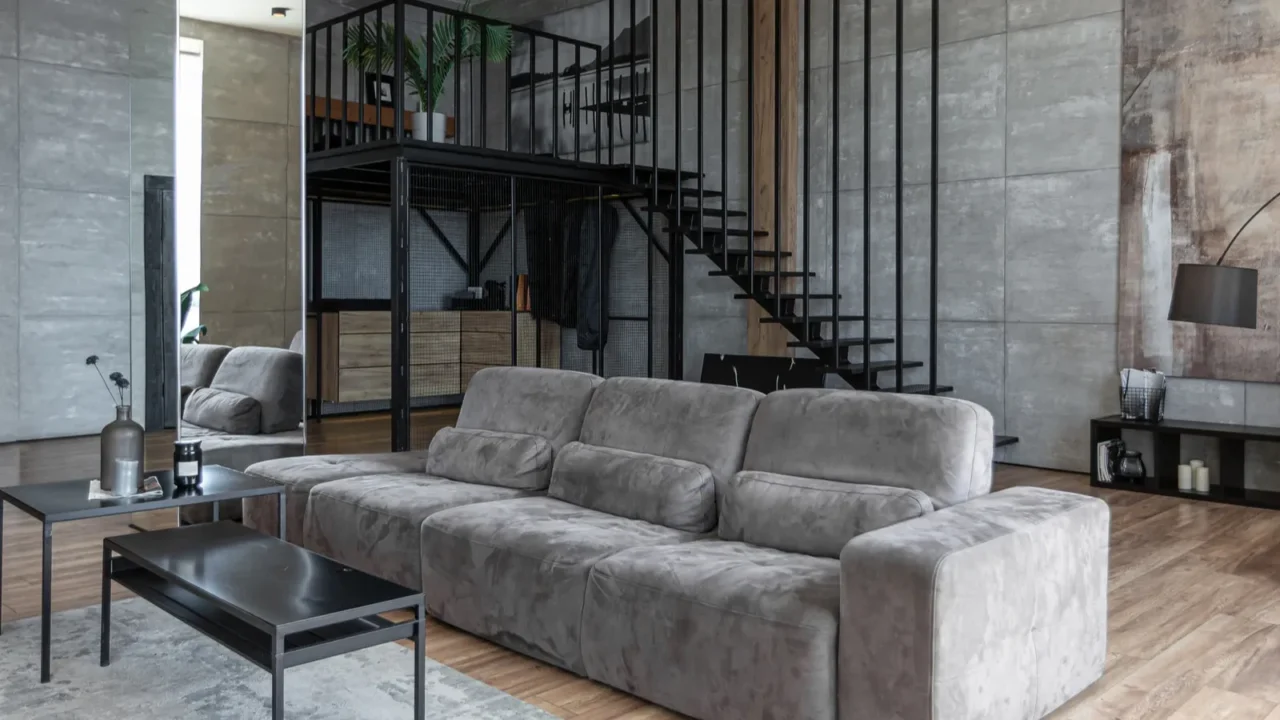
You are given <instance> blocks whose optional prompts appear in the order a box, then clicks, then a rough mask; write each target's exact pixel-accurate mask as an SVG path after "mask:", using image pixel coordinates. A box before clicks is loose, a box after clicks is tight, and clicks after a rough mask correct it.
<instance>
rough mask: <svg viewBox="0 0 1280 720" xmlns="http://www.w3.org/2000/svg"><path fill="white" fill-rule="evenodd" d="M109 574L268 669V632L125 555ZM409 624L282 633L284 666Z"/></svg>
mask: <svg viewBox="0 0 1280 720" xmlns="http://www.w3.org/2000/svg"><path fill="white" fill-rule="evenodd" d="M112 562H113V565H114V568H113V569H112V572H111V579H112V581H114V582H117V583H119V584H120V585H121V586H123V587H125V588H128V589H129V590H130V591H132V592H133V593H134V594H136V595H137V596H138V597H140V598H142V599H144V600H146V601H148V602H150V603H151V604H152V605H155V606H156V607H158V608H160V609H161V610H164V611H165V612H167V613H169V614H170V615H172V616H174V617H175V618H177V619H178V620H181V621H182V622H184V623H186V624H187V625H189V626H191V627H192V628H194V629H196V630H199V631H200V632H201V633H203V634H204V635H206V636H207V637H209V638H210V639H212V640H214V641H216V642H218V643H219V644H221V645H222V646H223V647H225V648H227V649H228V650H230V651H232V652H234V653H235V654H237V655H239V656H240V657H242V658H244V659H245V660H248V661H249V662H251V663H253V664H254V665H257V666H258V667H259V668H262V669H263V670H266V671H267V672H271V669H272V668H271V652H272V651H271V635H270V634H269V633H265V632H263V631H261V630H259V629H257V628H255V627H253V626H252V625H250V624H249V623H247V622H245V621H244V620H241V619H240V618H238V617H236V616H235V615H232V614H231V613H229V612H227V611H226V610H223V609H221V608H219V607H218V606H217V605H216V604H214V603H212V602H210V601H209V600H206V599H204V598H202V597H200V596H199V595H196V594H195V593H193V592H191V591H189V590H187V589H185V588H183V587H182V586H181V585H178V584H177V583H174V582H170V581H168V580H165V579H163V578H161V577H159V576H158V575H155V574H153V573H152V572H150V571H149V570H146V569H144V568H141V567H138V566H137V565H135V564H134V563H132V562H130V561H128V560H125V559H124V558H119V557H117V558H115V559H114V560H113V561H112ZM413 631H414V629H413V623H411V622H409V623H393V622H391V621H390V620H385V619H383V618H381V617H378V616H376V615H375V616H373V617H368V618H360V619H359V620H350V621H347V622H342V623H337V624H335V625H327V626H324V627H320V628H315V629H313V630H307V631H304V632H299V633H294V634H292V635H289V636H287V637H286V638H285V653H284V667H286V668H290V667H295V666H298V665H305V664H306V663H309V662H314V661H316V660H323V659H324V658H328V657H333V656H334V655H341V654H344V653H349V652H355V651H356V650H363V649H365V648H369V647H373V646H375V645H381V644H383V643H388V642H395V641H397V640H407V639H410V638H412V637H413Z"/></svg>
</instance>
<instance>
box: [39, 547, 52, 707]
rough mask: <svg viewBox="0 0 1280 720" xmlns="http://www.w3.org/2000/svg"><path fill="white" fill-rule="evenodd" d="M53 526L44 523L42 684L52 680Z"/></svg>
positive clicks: (41, 593)
mask: <svg viewBox="0 0 1280 720" xmlns="http://www.w3.org/2000/svg"><path fill="white" fill-rule="evenodd" d="M52 614H53V524H52V523H49V522H45V523H44V544H43V553H42V554H41V556H40V682H41V683H47V682H49V678H50V671H49V663H50V653H49V634H50V633H51V632H52V631H53V617H52Z"/></svg>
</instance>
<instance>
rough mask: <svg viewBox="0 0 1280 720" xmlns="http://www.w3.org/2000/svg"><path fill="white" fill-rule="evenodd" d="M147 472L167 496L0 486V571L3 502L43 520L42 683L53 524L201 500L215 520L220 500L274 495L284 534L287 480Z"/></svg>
mask: <svg viewBox="0 0 1280 720" xmlns="http://www.w3.org/2000/svg"><path fill="white" fill-rule="evenodd" d="M146 475H154V476H155V477H156V478H158V479H159V480H160V485H161V486H162V488H163V490H164V494H163V495H161V496H159V497H151V498H120V499H114V500H90V499H89V483H90V481H89V480H72V481H70V482H60V483H46V484H40V485H18V486H16V487H6V488H0V570H2V569H3V565H4V544H3V538H4V503H6V502H7V503H9V504H11V505H13V506H14V507H16V508H18V509H19V510H22V511H23V512H25V513H26V514H28V515H30V516H31V517H33V518H35V519H36V520H39V521H40V522H42V523H44V557H43V566H42V570H41V585H40V682H42V683H47V682H49V629H50V625H51V621H50V605H51V604H52V597H53V577H52V575H53V526H54V524H55V523H60V522H70V521H72V520H88V519H90V518H101V517H108V516H111V515H128V514H129V513H136V512H150V511H152V510H167V509H169V508H179V507H183V506H185V505H198V504H201V503H213V517H214V519H215V520H216V519H217V518H218V501H221V500H239V499H242V498H248V497H259V496H263V495H275V496H276V497H278V498H279V510H280V537H281V539H283V538H284V530H285V528H284V515H285V488H284V486H283V485H277V484H276V483H273V482H271V481H269V480H264V479H262V478H257V477H254V476H252V475H245V474H244V473H241V472H236V471H235V470H230V469H228V468H224V467H220V466H217V465H210V466H207V467H205V468H204V471H203V473H202V475H201V482H200V486H199V487H198V488H195V489H192V488H181V487H177V486H175V485H174V484H173V472H172V471H164V472H156V473H146ZM0 574H2V573H0ZM3 594H4V586H3V583H2V582H0V601H2V600H3Z"/></svg>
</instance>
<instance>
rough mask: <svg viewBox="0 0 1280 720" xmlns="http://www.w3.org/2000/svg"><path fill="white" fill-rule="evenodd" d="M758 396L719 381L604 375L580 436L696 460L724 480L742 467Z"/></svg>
mask: <svg viewBox="0 0 1280 720" xmlns="http://www.w3.org/2000/svg"><path fill="white" fill-rule="evenodd" d="M762 397H764V396H763V395H761V394H760V393H758V392H756V391H754V390H746V389H743V388H736V387H728V386H724V385H703V384H700V383H689V382H676V381H673V380H650V379H647V378H621V377H620V378H610V379H608V380H605V381H604V384H602V385H601V386H600V387H599V389H597V390H596V394H595V397H593V398H592V399H591V406H590V407H588V408H587V416H586V420H585V421H584V422H583V424H582V442H583V443H585V444H587V445H595V446H597V447H607V448H614V449H616V450H628V451H631V452H637V453H646V454H648V455H659V456H662V457H668V458H675V459H676V460H687V461H689V462H693V463H698V464H700V465H705V466H707V468H709V469H710V470H711V475H712V476H713V477H714V478H715V479H716V482H724V481H725V480H728V479H729V478H731V477H733V474H734V473H736V472H737V471H738V470H740V469H742V454H743V452H744V451H745V447H746V441H747V434H748V432H750V430H751V418H752V416H753V415H755V412H756V407H757V406H759V404H760V398H762Z"/></svg>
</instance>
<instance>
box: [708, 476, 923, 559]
mask: <svg viewBox="0 0 1280 720" xmlns="http://www.w3.org/2000/svg"><path fill="white" fill-rule="evenodd" d="M718 501H719V504H720V527H719V534H720V538H721V539H722V540H736V541H740V542H746V543H751V544H752V545H761V546H763V547H771V548H774V549H777V550H785V551H787V552H795V553H804V554H805V555H817V556H819V557H830V558H838V557H840V550H841V549H842V548H844V546H845V545H846V544H847V543H848V542H849V541H850V540H852V539H853V538H855V537H857V536H858V535H861V534H863V533H868V532H871V531H872V530H878V529H880V528H882V527H888V526H890V525H893V524H896V523H900V522H902V521H904V520H911V519H913V518H918V517H920V516H921V515H924V514H925V513H928V512H932V511H933V503H932V502H931V501H930V500H929V496H928V495H925V494H924V493H922V492H920V491H919V490H908V489H905V488H895V487H885V486H883V485H860V484H856V483H843V482H832V481H830V480H814V479H812V478H801V477H793V476H790V475H775V474H773V473H767V472H755V471H750V470H744V471H742V472H740V473H738V474H737V475H735V476H733V478H731V479H730V480H729V482H727V483H725V484H723V485H721V486H720V494H719V496H718Z"/></svg>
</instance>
